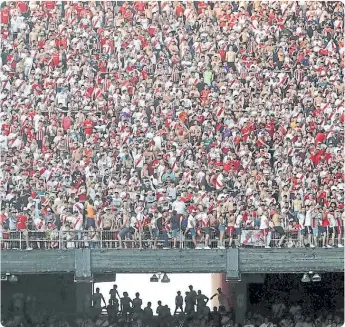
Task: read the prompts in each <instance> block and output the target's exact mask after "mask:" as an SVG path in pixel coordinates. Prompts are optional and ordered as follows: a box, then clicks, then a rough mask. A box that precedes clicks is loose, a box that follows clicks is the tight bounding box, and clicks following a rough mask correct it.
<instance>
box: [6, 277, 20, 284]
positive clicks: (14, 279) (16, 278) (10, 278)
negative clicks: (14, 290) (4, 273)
mask: <svg viewBox="0 0 345 327" xmlns="http://www.w3.org/2000/svg"><path fill="white" fill-rule="evenodd" d="M8 281H9V282H10V283H16V282H18V277H17V276H15V275H11V276H10V277H9V278H8Z"/></svg>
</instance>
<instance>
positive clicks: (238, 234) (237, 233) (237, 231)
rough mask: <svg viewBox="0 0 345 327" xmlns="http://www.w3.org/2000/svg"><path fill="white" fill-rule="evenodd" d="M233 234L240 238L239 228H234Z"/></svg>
mask: <svg viewBox="0 0 345 327" xmlns="http://www.w3.org/2000/svg"><path fill="white" fill-rule="evenodd" d="M235 233H236V236H240V235H241V228H240V227H236V228H235Z"/></svg>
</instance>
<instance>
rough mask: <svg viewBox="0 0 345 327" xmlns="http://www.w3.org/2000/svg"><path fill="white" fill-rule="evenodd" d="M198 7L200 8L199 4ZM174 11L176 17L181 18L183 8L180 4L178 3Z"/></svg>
mask: <svg viewBox="0 0 345 327" xmlns="http://www.w3.org/2000/svg"><path fill="white" fill-rule="evenodd" d="M199 6H200V4H199ZM175 10H176V16H177V17H182V16H183V13H184V7H183V5H182V4H180V3H179V4H178V5H177V6H176V8H175Z"/></svg>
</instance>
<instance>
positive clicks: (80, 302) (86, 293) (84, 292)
mask: <svg viewBox="0 0 345 327" xmlns="http://www.w3.org/2000/svg"><path fill="white" fill-rule="evenodd" d="M74 285H75V290H76V292H75V295H76V311H77V314H86V313H88V312H90V308H91V304H92V303H91V297H92V290H93V284H92V282H91V281H90V282H86V281H85V282H77V283H74Z"/></svg>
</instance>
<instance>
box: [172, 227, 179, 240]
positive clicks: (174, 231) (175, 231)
mask: <svg viewBox="0 0 345 327" xmlns="http://www.w3.org/2000/svg"><path fill="white" fill-rule="evenodd" d="M178 232H179V229H173V230H172V231H171V237H172V238H176V237H177V234H178Z"/></svg>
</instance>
